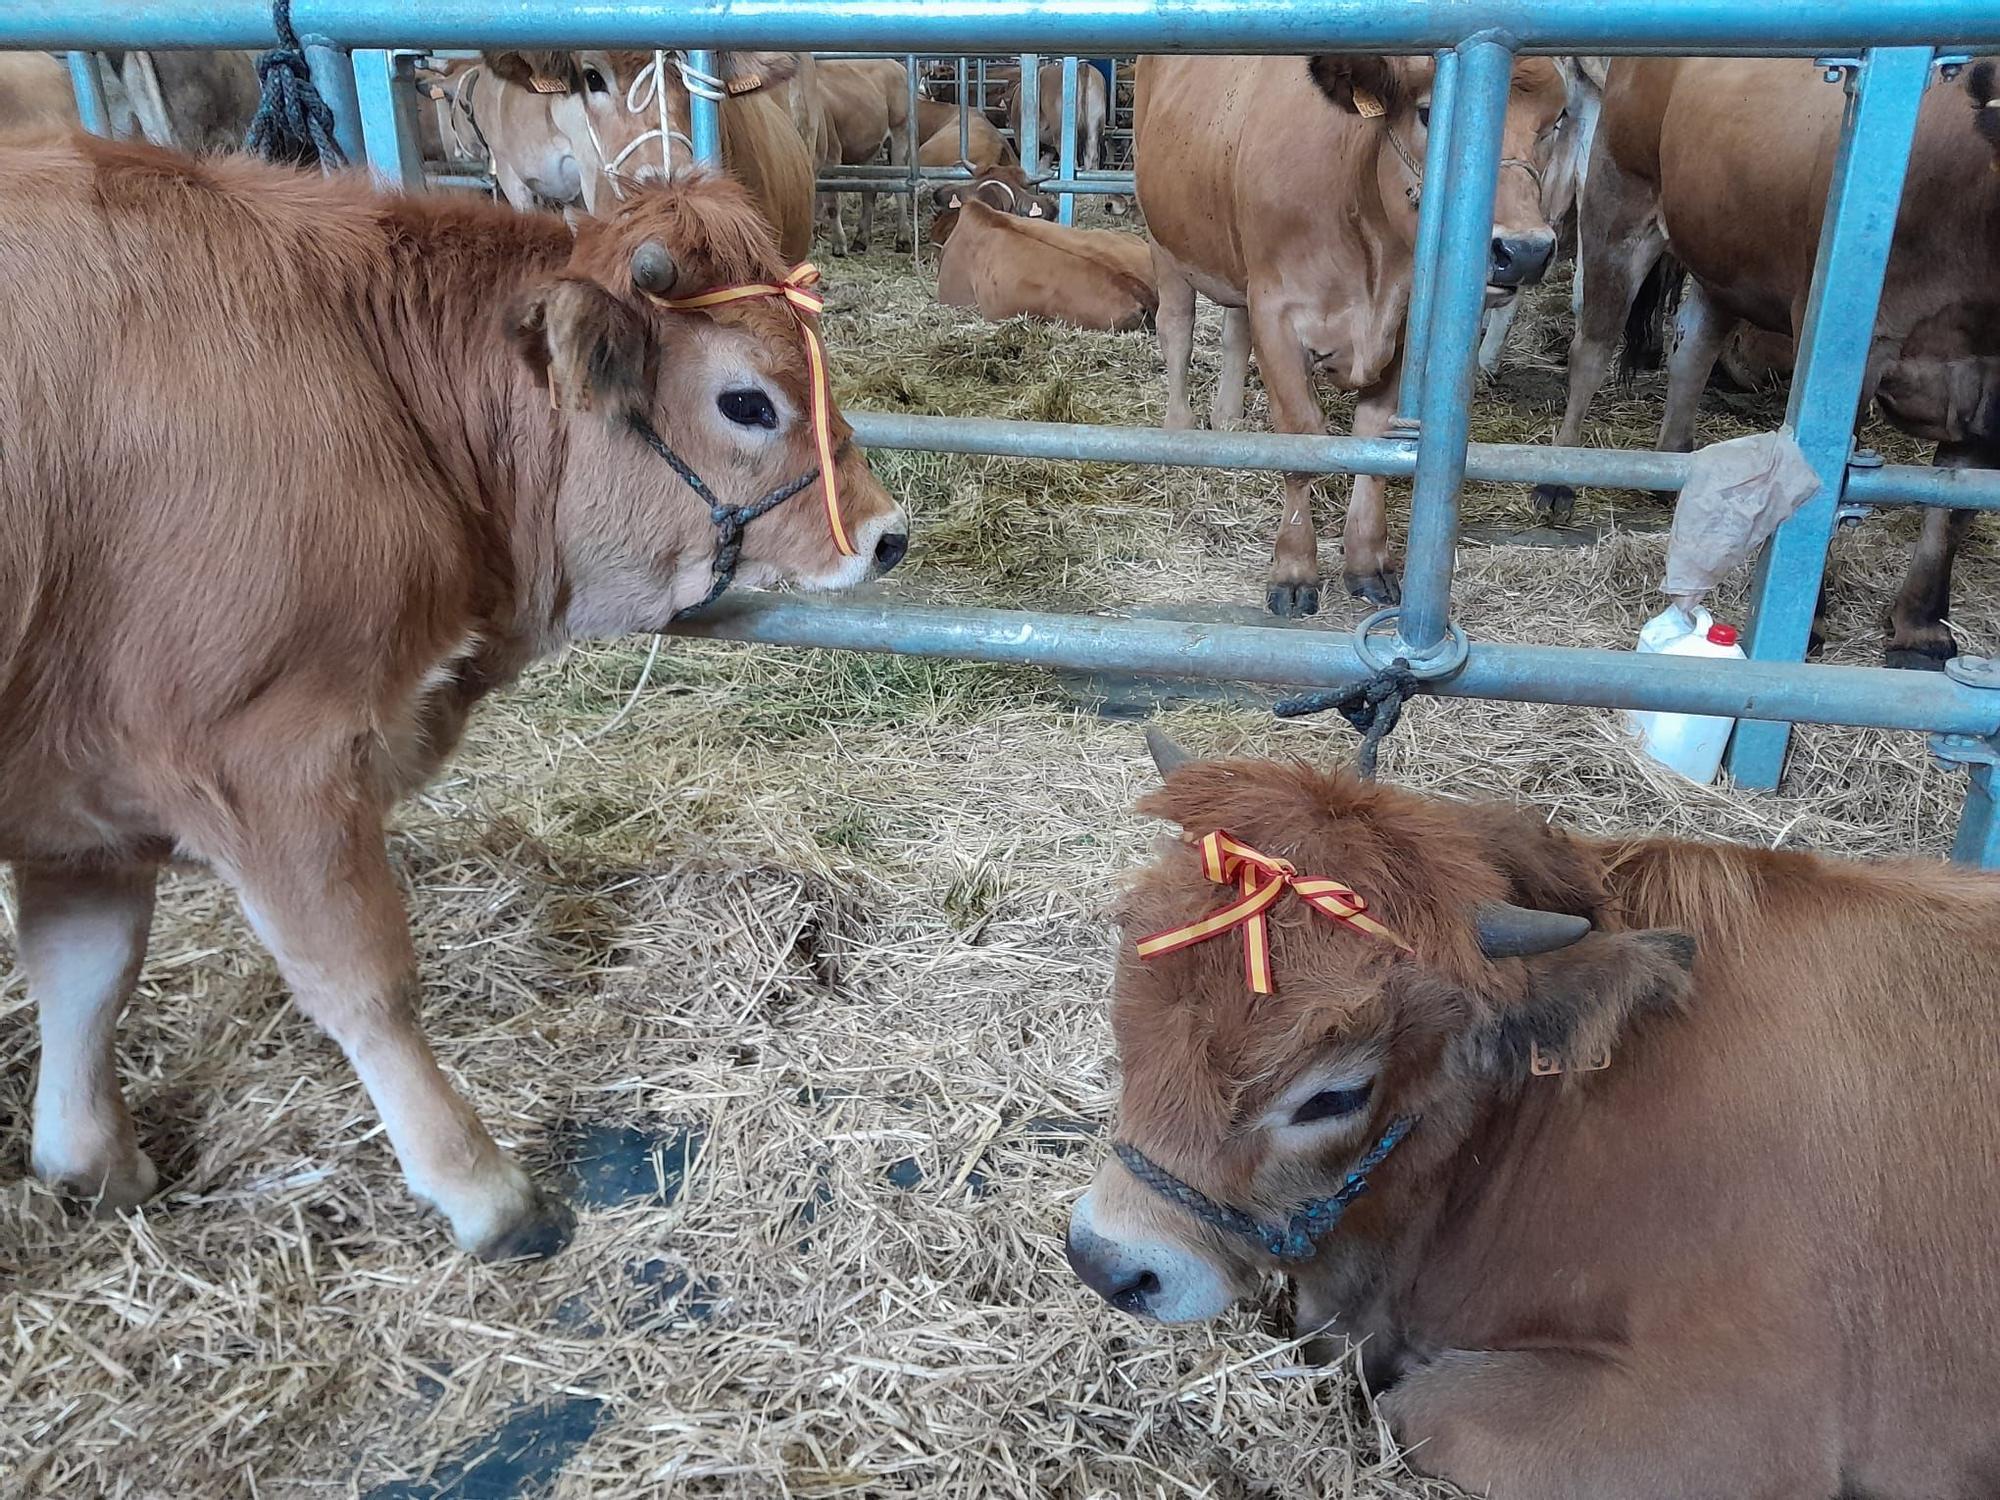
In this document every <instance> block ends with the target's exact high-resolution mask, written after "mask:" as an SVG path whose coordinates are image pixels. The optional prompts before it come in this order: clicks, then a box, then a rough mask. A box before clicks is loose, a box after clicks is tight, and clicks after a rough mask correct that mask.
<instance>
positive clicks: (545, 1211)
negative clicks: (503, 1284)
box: [214, 795, 574, 1260]
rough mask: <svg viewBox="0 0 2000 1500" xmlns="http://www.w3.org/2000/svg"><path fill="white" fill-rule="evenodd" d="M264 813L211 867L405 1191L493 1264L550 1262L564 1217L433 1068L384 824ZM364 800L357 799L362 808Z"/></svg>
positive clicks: (566, 1226)
mask: <svg viewBox="0 0 2000 1500" xmlns="http://www.w3.org/2000/svg"><path fill="white" fill-rule="evenodd" d="M316 800H317V804H318V807H319V809H320V812H321V813H322V816H321V817H320V818H318V819H315V818H313V817H312V805H311V802H310V801H308V800H306V799H301V801H300V803H299V804H298V805H297V806H295V807H291V808H286V809H276V808H273V809H269V810H267V812H266V813H265V815H264V816H262V817H261V818H260V819H259V820H258V821H257V823H256V824H255V826H254V827H252V828H251V829H250V830H248V833H247V836H246V837H243V838H240V839H231V840H230V843H232V844H234V845H237V846H238V847H235V848H232V849H228V850H225V851H220V857H216V858H215V859H214V863H215V864H216V866H217V868H219V869H221V870H222V871H223V872H224V873H225V874H226V875H227V876H228V878H229V879H230V880H231V882H232V883H233V884H234V885H235V886H236V889H237V893H238V895H239V896H240V897H241V899H242V903H243V910H244V915H245V916H247V917H248V918H249V920H250V924H251V926H252V927H254V928H255V929H256V931H257V935H258V936H259V937H260V938H262V939H263V941H264V944H265V946H266V947H268V948H269V949H270V950H271V953H272V956H273V957H275V958H276V959H277V961H278V968H279V970H280V972H281V973H283V975H284V977H285V981H286V983H288V984H289V985H290V986H291V988H292V993H293V995H294V996H295V998H296V999H297V1001H298V1004H299V1008H300V1009H301V1010H303V1011H304V1012H305V1013H306V1014H307V1015H308V1016H309V1017H311V1018H312V1020H313V1021H314V1022H315V1023H317V1024H318V1026H319V1027H320V1029H321V1030H323V1031H324V1032H326V1034H327V1035H328V1036H330V1037H332V1038H333V1039H334V1041H336V1042H338V1043H339V1044H340V1047H341V1050H342V1051H344V1052H345V1053H346V1054H347V1056H348V1059H349V1060H350V1061H351V1062H352V1063H353V1065H354V1071H355V1072H356V1073H357V1074H358V1075H359V1076H360V1078H361V1082H362V1086H363V1087H365V1088H366V1089H367V1090H368V1096H369V1098H370V1099H371V1100H373V1101H374V1104H375V1108H376V1109H377V1110H378V1111H379V1112H380V1114H381V1116H382V1123H383V1125H384V1126H385V1127H386V1128H387V1130H388V1134H389V1140H390V1143H391V1144H392V1145H393V1146H394V1147H395V1151H396V1156H397V1158H398V1159H399V1160H400V1161H401V1163H402V1167H403V1175H404V1177H405V1179H406V1180H407V1181H408V1183H409V1186H410V1191H411V1192H412V1193H413V1194H415V1195H416V1197H418V1198H419V1199H421V1200H423V1201H424V1202H426V1203H430V1204H432V1205H434V1206H435V1207H436V1208H437V1209H438V1210H439V1211H440V1212H441V1213H443V1214H444V1216H445V1218H446V1219H447V1220H449V1221H450V1223H451V1228H452V1233H453V1235H454V1237H455V1238H456V1239H457V1241H458V1243H459V1244H460V1245H461V1246H463V1247H464V1248H466V1249H468V1250H471V1251H473V1252H475V1253H476V1254H478V1255H480V1256H482V1257H484V1258H485V1259H488V1260H508V1259H514V1258H517V1257H521V1256H545V1255H552V1254H554V1253H555V1252H556V1251H557V1250H560V1249H561V1248H562V1247H563V1246H564V1245H565V1244H567V1243H568V1242H569V1236H570V1232H571V1229H572V1228H573V1225H574V1219H573V1216H572V1215H571V1214H570V1211H569V1209H568V1208H567V1207H566V1206H565V1205H564V1204H562V1203H561V1202H560V1201H558V1200H555V1199H552V1198H548V1197H545V1196H544V1195H543V1194H542V1193H541V1191H540V1190H539V1189H537V1188H536V1186H535V1185H534V1183H533V1182H531V1181H530V1180H529V1178H528V1175H527V1173H525V1172H523V1171H522V1170H521V1168H520V1167H519V1166H517V1165H516V1164H515V1163H514V1162H513V1161H512V1160H511V1159H510V1158H509V1157H508V1156H507V1155H506V1153H505V1152H503V1151H502V1150H501V1149H500V1148H499V1146H497V1145H496V1144H494V1141H493V1138H492V1136H490V1135H488V1134H487V1133H486V1127H485V1126H483V1125H481V1124H480V1123H479V1118H478V1116H476V1115H475V1114H474V1113H473V1112H472V1107H471V1106H470V1105H468V1104H467V1103H466V1102H465V1100H464V1099H462V1098H460V1097H459V1095H458V1093H457V1091H456V1090H454V1089H453V1088H452V1086H451V1084H450V1083H449V1082H448V1081H447V1080H446V1078H445V1076H444V1074H443V1072H442V1071H440V1070H439V1068H438V1064H437V1059H436V1057H435V1056H434V1055H433V1054H432V1052H431V1048H430V1043H429V1042H428V1041H427V1040H426V1039H425V1036H424V1033H423V1028H422V1026H421V1025H420V1024H419V1022H418V1018H417V1000H418V985H417V972H416V956H415V954H414V952H413V950H412V947H411V943H410V931H409V924H408V920H407V918H406V917H405V915H404V912H403V904H402V900H401V897H400V896H399V894H398V892H397V889H396V882H395V877H394V876H393V874H392V873H391V871H390V868H389V859H388V854H387V852H386V850H385V848H384V846H383V839H382V826H381V819H380V816H379V815H378V814H376V813H374V812H373V810H372V809H366V808H364V807H361V806H359V805H355V804H354V803H350V804H349V806H348V808H347V809H346V810H345V811H343V810H342V808H341V803H342V801H343V800H344V799H342V798H341V797H339V796H338V795H332V796H327V797H324V798H321V799H316ZM356 800H357V802H358V799H356Z"/></svg>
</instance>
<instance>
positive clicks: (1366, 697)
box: [1271, 656, 1422, 781]
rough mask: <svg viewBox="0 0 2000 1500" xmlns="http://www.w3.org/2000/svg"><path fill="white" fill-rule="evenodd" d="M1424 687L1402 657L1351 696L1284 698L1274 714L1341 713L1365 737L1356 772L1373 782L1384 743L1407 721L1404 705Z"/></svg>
mask: <svg viewBox="0 0 2000 1500" xmlns="http://www.w3.org/2000/svg"><path fill="white" fill-rule="evenodd" d="M1421 686H1422V683H1421V682H1420V681H1419V680H1418V678H1417V675H1416V674H1415V673H1414V672H1412V671H1411V670H1410V663H1409V661H1408V659H1407V658H1405V657H1401V656H1399V657H1397V658H1396V659H1395V660H1394V661H1393V662H1391V663H1390V664H1389V665H1388V666H1386V667H1384V668H1383V669H1382V670H1381V671H1379V672H1377V673H1376V674H1375V675H1374V676H1373V677H1371V678H1369V679H1368V680H1367V681H1366V682H1364V683H1362V684H1361V686H1359V687H1357V688H1353V689H1351V690H1350V691H1348V692H1345V693H1341V692H1335V691H1333V690H1331V689H1322V690H1321V691H1318V692H1312V693H1300V694H1298V695H1296V696H1295V697H1291V698H1280V699H1279V700H1278V702H1277V703H1276V705H1275V706H1274V707H1273V708H1272V710H1271V711H1272V712H1273V713H1275V714H1276V715H1277V716H1278V717H1279V718H1281V719H1296V718H1300V717H1302V716H1304V715H1306V714H1318V713H1325V712H1326V710H1328V709H1329V708H1331V709H1336V710H1338V711H1339V713H1340V716H1341V717H1342V718H1343V719H1345V720H1347V722H1348V723H1349V724H1352V725H1353V726H1354V728H1355V729H1356V731H1358V732H1359V734H1360V735H1361V747H1360V748H1359V749H1358V750H1356V751H1355V752H1354V769H1355V770H1356V771H1357V772H1359V773H1360V774H1361V776H1362V777H1364V778H1365V779H1367V780H1369V781H1373V780H1374V779H1375V761H1376V758H1377V757H1378V756H1379V755H1380V754H1381V752H1382V741H1383V739H1384V738H1385V737H1386V736H1387V735H1388V733H1389V731H1390V730H1392V729H1394V728H1395V727H1396V724H1397V722H1398V721H1399V720H1400V719H1401V718H1402V717H1403V705H1404V704H1405V703H1407V702H1409V700H1410V699H1411V698H1414V697H1415V696H1416V694H1417V690H1418V688H1419V687H1421Z"/></svg>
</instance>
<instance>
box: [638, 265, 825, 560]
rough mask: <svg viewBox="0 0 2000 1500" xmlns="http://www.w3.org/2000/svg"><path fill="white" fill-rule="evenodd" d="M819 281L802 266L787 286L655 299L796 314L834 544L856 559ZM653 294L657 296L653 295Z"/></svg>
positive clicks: (665, 303)
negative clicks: (775, 301) (766, 305)
mask: <svg viewBox="0 0 2000 1500" xmlns="http://www.w3.org/2000/svg"><path fill="white" fill-rule="evenodd" d="M818 282H819V268H818V267H816V266H814V265H813V264H812V263H811V262H809V261H801V262H799V264H797V265H796V266H793V267H792V269H791V270H790V271H789V272H788V273H787V274H786V276H785V279H784V280H783V281H745V282H741V283H739V284H737V285H735V286H719V287H716V288H714V289H713V290H712V291H706V292H697V293H696V294H695V295H694V296H692V297H654V298H653V300H654V301H655V302H657V303H659V304H660V306H662V307H670V308H672V309H673V310H674V311H676V312H706V311H707V310H708V309H709V308H712V307H721V306H723V305H724V304H725V303H730V302H747V301H750V300H751V299H753V298H757V297H777V298H779V299H781V300H782V301H783V302H784V304H785V306H786V307H788V308H789V309H791V314H792V318H793V320H794V321H795V322H796V323H797V324H798V325H799V332H800V334H801V335H803V336H804V338H805V343H806V363H807V365H808V366H810V367H811V370H812V424H813V441H814V443H815V445H816V446H817V447H818V450H819V473H820V492H821V493H822V494H823V495H824V496H825V498H826V524H827V526H828V527H829V529H831V530H832V532H833V545H834V546H835V547H836V548H838V549H839V551H840V555H841V556H842V557H852V556H854V543H853V541H852V540H851V539H850V538H849V537H848V535H847V527H846V524H845V523H844V522H842V520H841V519H840V491H839V487H838V484H837V482H836V481H835V479H834V472H833V389H832V387H831V385H829V383H828V381H827V375H826V350H825V348H824V347H822V345H821V344H820V341H819V330H818V329H817V328H816V327H814V325H813V322H812V319H814V318H817V317H818V316H819V314H820V310H821V309H822V308H823V307H824V306H825V305H826V299H825V298H824V297H822V296H820V294H819V293H818V292H816V291H814V290H813V288H814V286H816V285H817V284H818ZM648 295H651V294H650V293H649V294H648Z"/></svg>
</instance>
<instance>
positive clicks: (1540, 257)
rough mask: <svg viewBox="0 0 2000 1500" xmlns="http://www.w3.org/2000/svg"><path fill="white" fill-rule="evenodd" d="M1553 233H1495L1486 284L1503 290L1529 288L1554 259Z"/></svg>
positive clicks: (1487, 267) (1544, 230) (1544, 231)
mask: <svg viewBox="0 0 2000 1500" xmlns="http://www.w3.org/2000/svg"><path fill="white" fill-rule="evenodd" d="M1555 254H1556V237H1555V232H1554V231H1553V230H1549V229H1537V230H1533V231H1531V232H1529V233H1527V234H1496V235H1495V236H1494V237H1493V245H1492V249H1491V252H1490V254H1489V257H1488V260H1487V265H1486V284H1487V285H1488V286H1490V287H1499V288H1502V289H1503V290H1506V291H1510V292H1512V291H1518V290H1520V289H1521V288H1522V287H1524V286H1533V285H1534V284H1535V283H1536V282H1538V281H1540V280H1541V279H1542V277H1543V275H1545V274H1546V273H1547V271H1548V269H1549V262H1550V261H1552V260H1554V259H1555Z"/></svg>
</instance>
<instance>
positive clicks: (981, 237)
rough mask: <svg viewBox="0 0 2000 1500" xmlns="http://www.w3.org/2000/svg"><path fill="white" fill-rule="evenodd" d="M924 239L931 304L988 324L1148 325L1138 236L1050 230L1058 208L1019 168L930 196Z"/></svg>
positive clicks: (1147, 288) (1146, 275)
mask: <svg viewBox="0 0 2000 1500" xmlns="http://www.w3.org/2000/svg"><path fill="white" fill-rule="evenodd" d="M932 201H933V202H934V203H935V204H936V206H937V210H938V212H937V214H936V216H935V217H934V218H933V219H932V220H931V228H930V239H931V243H932V244H935V245H942V246H943V247H944V252H943V254H941V255H940V256H939V257H938V300H939V301H940V302H942V303H944V304H945V305H946V306H947V307H972V308H977V309H978V310H979V315H980V316H981V317H983V318H986V319H987V320H989V321H990V322H995V323H998V322H1002V321H1004V320H1005V319H1007V318H1011V317H1015V316H1017V315H1023V314H1025V315H1026V316H1028V317H1031V318H1047V319H1049V320H1050V321H1051V322H1055V323H1068V324H1070V325H1072V326H1073V327H1076V328H1098V329H1106V330H1110V331H1114V332H1121V333H1123V332H1130V331H1131V330H1132V329H1135V328H1146V327H1150V326H1151V325H1152V321H1153V314H1154V312H1155V310H1156V309H1157V308H1158V307H1159V305H1160V300H1159V298H1158V297H1157V296H1156V295H1155V294H1154V292H1153V254H1152V251H1151V250H1150V249H1148V248H1147V245H1146V242H1145V241H1144V240H1142V239H1140V238H1139V237H1138V236H1137V235H1131V234H1117V233H1114V232H1112V231H1110V230H1105V229H1073V228H1070V227H1067V226H1065V225H1062V224H1058V223H1056V222H1055V209H1056V201H1055V199H1054V198H1052V197H1050V196H1049V195H1048V194H1046V193H1042V192H1038V191H1037V190H1036V189H1035V187H1034V185H1033V184H1031V183H1030V182H1029V181H1028V178H1027V176H1026V174H1024V173H1023V172H1022V170H1021V169H1020V168H1019V167H1018V166H1002V167H988V168H987V169H986V170H984V171H982V172H980V173H979V174H978V175H977V176H975V177H974V178H973V180H972V181H971V182H969V183H962V184H960V183H953V184H950V185H948V186H946V187H941V188H939V189H937V191H936V193H935V194H934V195H933V200H932Z"/></svg>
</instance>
